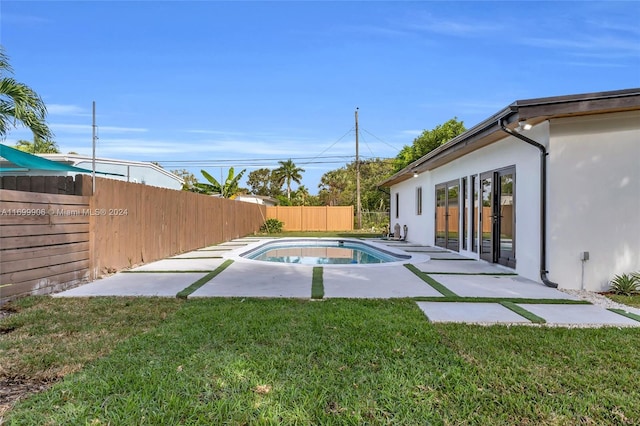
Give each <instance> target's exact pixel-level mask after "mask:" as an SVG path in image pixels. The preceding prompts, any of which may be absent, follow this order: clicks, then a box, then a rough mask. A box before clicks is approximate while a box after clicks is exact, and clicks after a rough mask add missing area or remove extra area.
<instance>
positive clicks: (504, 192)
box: [497, 169, 515, 268]
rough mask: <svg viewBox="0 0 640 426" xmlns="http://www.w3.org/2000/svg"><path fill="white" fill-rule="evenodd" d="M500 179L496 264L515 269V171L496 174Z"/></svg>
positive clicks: (509, 170) (508, 170)
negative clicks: (498, 241) (498, 236)
mask: <svg viewBox="0 0 640 426" xmlns="http://www.w3.org/2000/svg"><path fill="white" fill-rule="evenodd" d="M498 176H499V179H500V205H499V209H500V212H499V220H498V223H497V224H498V235H500V245H499V247H498V263H501V264H503V265H505V266H509V267H511V268H514V267H515V212H514V207H515V191H514V189H515V170H513V169H507V170H503V171H500V172H498Z"/></svg>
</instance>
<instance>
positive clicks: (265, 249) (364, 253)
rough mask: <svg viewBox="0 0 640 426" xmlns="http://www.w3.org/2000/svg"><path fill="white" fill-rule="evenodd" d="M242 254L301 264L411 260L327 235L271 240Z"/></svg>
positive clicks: (376, 262) (378, 248) (383, 250)
mask: <svg viewBox="0 0 640 426" xmlns="http://www.w3.org/2000/svg"><path fill="white" fill-rule="evenodd" d="M240 256H241V257H243V258H245V259H250V260H258V261H263V262H273V263H289V264H297V265H370V264H382V263H390V262H401V261H407V260H409V259H411V256H410V255H407V254H401V253H394V252H392V251H390V250H386V249H384V248H381V247H376V246H373V245H371V244H368V243H365V242H362V241H358V240H351V239H324V238H322V239H320V238H319V239H287V240H278V241H269V242H266V243H263V244H260V245H258V246H257V247H254V248H252V249H250V250H248V251H246V252H244V253H242V254H240Z"/></svg>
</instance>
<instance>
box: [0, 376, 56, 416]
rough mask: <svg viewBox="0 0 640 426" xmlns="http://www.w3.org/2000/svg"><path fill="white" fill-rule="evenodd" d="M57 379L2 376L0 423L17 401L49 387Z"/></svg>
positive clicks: (0, 384) (0, 383) (0, 386)
mask: <svg viewBox="0 0 640 426" xmlns="http://www.w3.org/2000/svg"><path fill="white" fill-rule="evenodd" d="M56 381H57V380H33V379H20V378H11V377H0V424H2V417H3V416H4V414H5V413H6V412H7V411H9V410H10V409H11V407H13V405H14V404H15V403H16V402H18V401H19V400H21V399H24V398H27V397H29V396H31V395H33V394H35V393H38V392H43V391H45V390H47V389H49V387H51V386H52V385H53V384H54V383H55V382H56Z"/></svg>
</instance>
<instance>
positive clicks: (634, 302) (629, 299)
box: [605, 293, 640, 308]
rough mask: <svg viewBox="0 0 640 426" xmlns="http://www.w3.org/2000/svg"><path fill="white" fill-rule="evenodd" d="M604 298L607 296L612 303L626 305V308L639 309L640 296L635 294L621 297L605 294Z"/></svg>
mask: <svg viewBox="0 0 640 426" xmlns="http://www.w3.org/2000/svg"><path fill="white" fill-rule="evenodd" d="M605 296H607V297H608V298H609V299H611V300H613V301H614V302H618V303H622V304H623V305H627V306H634V307H636V308H640V294H636V295H633V296H623V295H620V294H610V293H607V294H605Z"/></svg>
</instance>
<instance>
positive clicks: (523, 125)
mask: <svg viewBox="0 0 640 426" xmlns="http://www.w3.org/2000/svg"><path fill="white" fill-rule="evenodd" d="M532 127H533V126H532V125H531V124H529V123H527V122H526V121H525V120H520V121H518V127H516V131H518V132H521V131H523V130H529V129H531V128H532Z"/></svg>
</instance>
